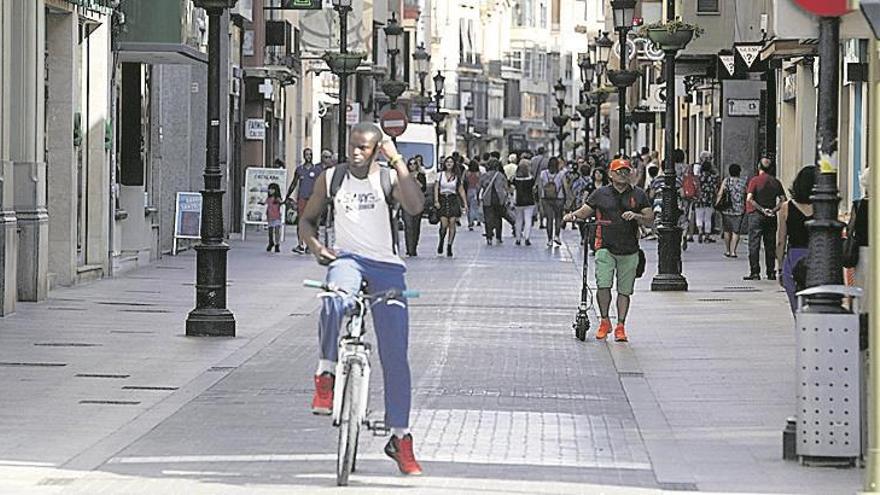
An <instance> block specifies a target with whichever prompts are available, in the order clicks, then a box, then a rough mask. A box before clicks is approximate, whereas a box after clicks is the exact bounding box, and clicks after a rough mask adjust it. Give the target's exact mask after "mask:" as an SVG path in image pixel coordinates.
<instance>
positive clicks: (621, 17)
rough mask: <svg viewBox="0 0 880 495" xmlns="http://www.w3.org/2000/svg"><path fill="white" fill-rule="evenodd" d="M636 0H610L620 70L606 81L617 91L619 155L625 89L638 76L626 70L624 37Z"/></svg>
mask: <svg viewBox="0 0 880 495" xmlns="http://www.w3.org/2000/svg"><path fill="white" fill-rule="evenodd" d="M635 8H636V0H612V2H611V9H612V11H613V12H614V28H615V30H616V31H617V36H618V44H619V45H620V70H617V71H608V79H609V80H610V81H611V84H613V85H614V86H616V87H617V91H618V102H617V104H618V112H619V114H618V115H619V116H618V121H619V122H618V127H617V132H618V147H619V149H620V155H621V156H625V155H627V153H626V88H628V87H629V86H631V85H632V84H633V83H634V82H636V79H637V78H638V76H639V73H638V72H636V71H630V70H627V67H628V65H629V60H628V56H627V53H626V41H627V39H626V35H627V33H628V32H629V30H630V29H631V28H632V22H633V16H634V14H635Z"/></svg>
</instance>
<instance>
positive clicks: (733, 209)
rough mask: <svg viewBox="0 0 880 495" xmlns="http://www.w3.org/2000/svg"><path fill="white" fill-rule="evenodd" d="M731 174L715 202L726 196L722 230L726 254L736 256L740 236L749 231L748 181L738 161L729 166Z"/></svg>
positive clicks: (722, 212) (722, 184)
mask: <svg viewBox="0 0 880 495" xmlns="http://www.w3.org/2000/svg"><path fill="white" fill-rule="evenodd" d="M727 173H728V174H729V176H728V177H727V178H726V179H724V181H722V182H721V188H720V189H719V190H718V197H717V198H716V201H715V204H716V205H717V204H719V203H720V202H721V201H722V197H723V196H726V198H727V199H726V201H725V203H726V204H725V205H723V207H722V208H721V230H722V232H723V233H722V235H723V236H724V256H726V257H728V258H736V257H737V254H736V248H737V247H738V246H739V238H740V236H741V235H743V234H746V233H747V232H748V221H747V220H746V219H745V216H744V214H745V208H746V181H745V179H743V178H742V177H740V174H741V173H742V167H740V166H739V165H738V164H736V163H732V164H730V166H729V167H727Z"/></svg>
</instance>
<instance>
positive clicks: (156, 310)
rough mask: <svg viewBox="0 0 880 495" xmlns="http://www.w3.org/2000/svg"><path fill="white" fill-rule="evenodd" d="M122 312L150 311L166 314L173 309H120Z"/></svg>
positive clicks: (151, 312)
mask: <svg viewBox="0 0 880 495" xmlns="http://www.w3.org/2000/svg"><path fill="white" fill-rule="evenodd" d="M119 312H120V313H150V314H164V313H170V312H171V311H169V310H167V309H120V310H119Z"/></svg>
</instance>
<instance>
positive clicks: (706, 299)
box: [697, 297, 733, 302]
mask: <svg viewBox="0 0 880 495" xmlns="http://www.w3.org/2000/svg"><path fill="white" fill-rule="evenodd" d="M697 301H700V302H733V299H724V298H723V297H715V298H713V297H704V298H702V299H697Z"/></svg>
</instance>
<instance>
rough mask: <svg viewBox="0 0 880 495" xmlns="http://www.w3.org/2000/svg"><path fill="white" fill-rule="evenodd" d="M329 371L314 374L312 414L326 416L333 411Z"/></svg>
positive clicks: (331, 377) (331, 384) (331, 380)
mask: <svg viewBox="0 0 880 495" xmlns="http://www.w3.org/2000/svg"><path fill="white" fill-rule="evenodd" d="M335 378H336V377H334V376H333V375H331V374H330V373H322V374H320V375H316V376H315V395H314V396H313V397H312V414H320V415H322V416H327V415H330V414H332V413H333V382H334V381H335Z"/></svg>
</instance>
